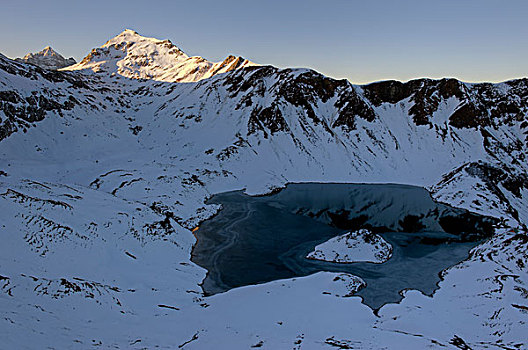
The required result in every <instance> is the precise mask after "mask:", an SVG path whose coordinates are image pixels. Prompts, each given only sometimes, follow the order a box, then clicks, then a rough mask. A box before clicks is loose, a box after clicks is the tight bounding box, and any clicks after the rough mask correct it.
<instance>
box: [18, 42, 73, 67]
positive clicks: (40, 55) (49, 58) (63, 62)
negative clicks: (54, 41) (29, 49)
mask: <svg viewBox="0 0 528 350" xmlns="http://www.w3.org/2000/svg"><path fill="white" fill-rule="evenodd" d="M16 60H17V61H19V62H23V63H31V64H34V65H36V66H39V67H41V68H44V69H60V68H64V67H68V66H71V65H72V64H75V63H76V62H75V59H73V57H70V58H68V59H66V58H64V57H62V55H61V54H60V53H58V52H56V51H55V50H53V49H52V48H51V47H50V46H46V47H45V48H44V49H43V50H42V51H39V52H36V53H28V54H27V55H25V56H24V57H23V58H17V59H16Z"/></svg>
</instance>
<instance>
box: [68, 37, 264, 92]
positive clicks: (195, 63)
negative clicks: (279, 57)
mask: <svg viewBox="0 0 528 350" xmlns="http://www.w3.org/2000/svg"><path fill="white" fill-rule="evenodd" d="M249 65H254V63H251V62H249V61H248V60H245V59H243V58H241V57H235V56H229V57H227V58H226V59H225V60H224V61H223V62H217V63H214V62H209V61H208V60H206V59H204V58H203V57H200V56H192V57H189V56H187V55H186V54H185V53H184V52H183V51H182V50H181V49H180V48H178V47H177V46H176V45H174V44H173V43H172V42H171V41H170V40H168V39H165V40H160V39H156V38H151V37H146V36H142V35H140V34H138V33H137V32H136V31H134V30H132V29H125V30H124V31H122V32H121V33H119V34H118V35H116V36H114V37H113V38H111V39H110V40H108V41H107V42H106V43H105V44H104V45H102V46H101V47H98V48H95V49H93V50H92V51H91V52H90V53H89V54H88V55H87V56H86V57H85V58H84V59H83V60H82V61H81V62H80V63H78V64H76V65H74V66H71V67H68V68H67V69H68V70H91V71H93V72H99V73H102V72H105V73H107V74H109V75H110V76H112V75H114V74H119V75H122V76H125V77H128V78H133V79H152V80H158V81H170V82H191V81H198V80H201V79H205V78H209V77H212V76H213V75H215V74H221V73H226V72H229V71H231V70H234V69H239V68H243V67H245V66H249Z"/></svg>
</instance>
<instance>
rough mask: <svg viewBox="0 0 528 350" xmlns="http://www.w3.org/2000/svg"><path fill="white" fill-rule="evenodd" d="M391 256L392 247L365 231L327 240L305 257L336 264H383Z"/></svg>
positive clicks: (377, 236) (376, 235)
mask: <svg viewBox="0 0 528 350" xmlns="http://www.w3.org/2000/svg"><path fill="white" fill-rule="evenodd" d="M391 256H392V246H391V245H390V244H389V243H388V242H387V241H385V240H384V239H383V237H381V236H380V235H378V234H375V233H372V232H370V231H369V230H367V229H361V230H358V231H355V232H347V233H345V234H343V235H341V236H337V237H334V238H331V239H329V240H328V241H326V242H324V243H321V244H319V245H317V246H316V247H315V249H314V250H313V251H312V252H310V253H308V255H306V258H308V259H314V260H322V261H330V262H336V263H353V262H372V263H377V264H380V263H384V262H385V261H387V260H389V259H390V257H391Z"/></svg>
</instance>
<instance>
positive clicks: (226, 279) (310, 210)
mask: <svg viewBox="0 0 528 350" xmlns="http://www.w3.org/2000/svg"><path fill="white" fill-rule="evenodd" d="M208 203H218V204H222V207H223V209H222V210H221V211H220V212H219V213H218V215H216V216H215V217H213V218H211V219H210V220H207V221H205V222H203V223H202V225H201V226H200V229H199V230H198V231H196V235H197V238H198V242H197V244H196V245H195V247H194V249H193V253H192V261H194V262H195V263H197V264H198V265H200V266H202V267H204V268H206V269H207V270H208V275H207V277H206V279H205V280H204V282H203V286H202V287H203V289H204V291H205V292H206V293H207V294H216V293H219V292H223V291H226V290H229V289H231V288H235V287H240V286H245V285H250V284H257V283H263V282H269V281H273V280H277V279H282V278H291V277H296V276H306V275H309V274H312V273H315V272H318V271H334V272H348V273H351V274H353V275H357V276H359V277H361V278H362V279H363V280H364V281H365V282H366V283H367V287H366V288H364V289H363V290H361V291H360V292H359V293H358V295H361V296H362V297H363V299H364V302H365V303H366V304H367V305H369V306H371V307H372V308H374V309H377V308H379V307H381V306H382V305H383V304H385V303H388V302H397V301H399V300H400V299H401V296H400V294H399V291H401V290H403V289H406V288H412V289H418V290H420V291H422V292H424V293H427V294H431V293H432V292H433V291H434V290H435V288H436V283H437V282H439V281H440V278H439V275H438V273H439V272H440V271H442V270H443V269H446V268H447V267H450V266H453V265H455V264H456V263H458V262H460V261H462V260H464V259H465V258H467V255H468V252H469V250H470V249H471V248H472V247H474V246H475V245H477V244H478V243H479V242H480V241H481V240H482V239H484V238H485V237H487V236H489V235H490V234H491V233H492V229H491V226H492V224H493V222H492V221H491V219H489V218H485V217H480V216H477V215H475V214H472V213H469V212H467V211H465V210H462V209H455V208H452V207H449V206H446V205H443V204H438V203H435V202H433V200H432V199H431V197H430V195H429V193H428V192H427V191H426V190H425V189H423V188H420V187H414V186H406V185H392V184H387V185H377V184H376V185H366V184H319V183H317V184H316V183H306V184H290V185H288V186H287V187H286V188H285V189H283V190H282V191H281V192H279V193H277V194H273V195H269V196H263V197H251V196H248V195H245V194H243V192H242V191H235V192H226V193H221V194H218V195H215V196H213V197H212V198H211V199H210V200H209V201H208ZM364 227H365V228H370V229H372V230H373V231H375V232H378V233H380V234H381V235H382V236H383V238H385V240H387V241H388V242H389V243H390V244H391V245H392V246H393V256H392V258H391V259H390V260H389V261H387V262H385V263H383V264H373V263H352V264H339V263H329V262H322V261H316V260H310V259H306V258H305V256H306V255H307V254H308V253H309V252H310V251H312V250H313V249H314V247H315V246H316V245H317V244H320V243H322V242H324V241H326V240H328V239H330V238H332V237H335V236H337V235H341V234H343V233H346V232H347V231H349V230H356V229H359V228H364Z"/></svg>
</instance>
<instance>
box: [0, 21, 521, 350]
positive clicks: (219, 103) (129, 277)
mask: <svg viewBox="0 0 528 350" xmlns="http://www.w3.org/2000/svg"><path fill="white" fill-rule="evenodd" d="M49 57H52V58H53V59H51V60H50V59H48V58H49ZM44 58H46V59H45V60H44ZM66 61H67V60H64V58H63V57H62V56H60V55H59V54H57V53H55V52H54V51H53V50H52V49H51V48H46V49H45V50H44V52H41V53H39V54H36V55H28V56H26V57H25V58H24V59H23V60H12V59H9V58H7V57H5V56H3V55H1V54H0V203H2V204H1V207H2V211H1V212H0V218H1V220H0V221H1V222H2V228H1V232H2V240H3V244H2V248H1V254H0V287H1V292H0V304H1V305H2V319H0V322H2V326H1V327H0V334H1V335H2V339H5V346H6V347H8V348H14V347H17V345H20V344H21V342H22V340H21V339H22V338H21V337H22V335H24V341H27V342H28V343H27V344H31V345H32V346H37V344H38V346H39V347H41V346H42V347H44V345H46V346H52V347H79V348H87V347H96V346H99V345H102V346H103V347H119V348H143V347H147V348H152V347H155V346H161V347H169V348H174V347H178V346H179V347H180V348H183V347H185V348H211V347H214V345H215V344H217V342H218V341H219V339H221V341H222V343H223V344H225V347H226V348H248V347H250V346H255V347H265V348H266V347H268V348H275V349H277V348H303V347H301V345H303V344H304V345H303V346H304V347H306V348H314V347H316V348H319V347H328V348H332V347H334V348H373V349H377V348H383V347H387V346H389V348H391V347H390V346H397V345H392V344H400V345H401V346H405V348H407V349H424V348H426V347H427V348H446V347H447V348H453V349H456V348H459V349H480V348H493V349H494V348H519V346H520V347H521V348H522V347H523V346H526V345H527V344H528V341H527V339H526V336H525V335H524V332H523V327H522V326H521V325H522V324H523V322H526V310H528V305H527V301H526V298H527V297H526V295H528V294H527V290H528V286H527V284H528V273H527V270H526V267H525V264H526V259H527V258H528V239H527V238H526V237H527V236H526V234H525V233H522V232H523V230H526V224H527V223H528V175H527V174H528V163H527V161H526V157H527V149H528V148H527V146H528V136H527V135H528V79H525V78H524V79H517V80H511V81H507V82H503V83H496V84H492V83H465V82H461V81H458V80H456V79H448V78H446V79H440V80H433V79H416V80H411V81H408V82H399V81H380V82H375V83H371V84H366V85H354V84H352V83H350V82H349V81H347V80H336V79H332V78H329V77H326V76H324V75H322V74H320V73H318V72H316V71H314V70H310V69H280V68H277V67H274V66H270V65H260V64H255V63H252V62H251V61H248V60H247V59H244V58H242V57H235V56H229V57H227V58H226V59H225V60H224V61H222V62H217V63H213V62H209V61H207V60H206V59H204V58H202V57H197V56H194V57H189V56H187V55H186V54H185V53H184V52H183V51H182V50H180V49H179V48H178V47H176V46H175V45H174V44H172V43H171V42H170V41H169V40H157V39H153V38H146V37H143V36H141V35H139V34H138V33H136V32H134V31H132V30H125V31H124V32H122V33H120V34H119V35H117V36H116V37H114V38H112V39H110V40H109V41H107V42H106V43H105V44H104V45H103V46H101V47H99V48H96V49H93V50H92V51H91V53H90V54H89V55H88V56H86V57H85V58H84V59H83V60H82V61H80V62H79V63H74V62H72V61H67V62H66ZM50 62H51V63H50ZM289 182H350V183H352V182H359V183H365V182H369V183H402V184H412V185H418V186H423V187H425V188H427V189H428V190H429V191H430V193H431V195H432V197H433V198H434V199H435V200H436V201H439V202H444V203H447V204H450V205H453V206H455V207H460V208H464V209H467V210H470V211H472V212H475V213H479V214H483V215H488V216H493V217H496V218H499V219H501V223H502V224H501V227H500V228H497V232H496V234H495V235H494V236H493V237H492V238H491V239H490V240H489V241H487V242H484V243H483V244H482V245H480V246H478V247H477V248H475V249H474V250H473V251H472V252H471V253H470V256H469V258H468V260H467V261H465V262H462V263H461V264H459V265H456V266H455V267H453V268H452V269H449V270H447V271H444V272H443V273H442V278H443V281H442V282H441V283H440V284H439V289H438V290H437V292H435V294H434V295H433V296H425V295H423V294H421V293H419V292H417V291H405V292H402V294H403V300H402V301H401V302H400V303H398V304H388V305H386V306H384V307H382V308H381V309H380V310H378V311H377V312H376V313H375V314H374V313H373V312H372V310H370V309H369V308H368V307H366V306H365V305H363V304H361V300H360V298H358V297H352V298H342V297H339V296H338V294H340V293H338V292H335V291H336V290H340V289H342V288H345V289H346V283H345V282H344V281H346V278H341V279H339V278H337V279H336V274H335V273H329V272H325V273H318V274H315V275H312V276H307V277H303V278H299V279H292V280H285V281H277V282H271V283H267V284H263V285H258V286H250V287H243V288H239V289H236V290H233V291H229V292H227V293H224V294H221V295H217V296H213V297H204V296H203V294H202V291H201V289H200V286H199V283H200V282H201V280H203V278H204V276H205V271H204V270H203V269H202V268H200V267H198V266H197V265H195V264H193V263H192V262H191V261H190V251H191V249H192V245H193V244H194V241H195V238H194V236H193V235H192V233H191V230H192V229H193V228H194V227H196V226H197V225H198V224H199V223H200V222H201V221H202V220H204V219H206V218H208V217H210V216H212V215H214V214H215V213H216V212H217V211H218V210H219V209H220V208H219V207H218V206H216V205H209V204H206V203H205V201H206V199H207V198H209V197H210V196H211V195H213V194H215V193H219V192H224V191H229V190H235V189H244V190H245V191H246V193H248V194H255V195H256V194H267V193H270V192H272V191H275V190H277V189H280V188H281V187H283V186H284V185H285V184H286V183H289ZM513 228H515V229H516V230H519V229H520V230H521V231H520V232H521V233H519V231H512V229H513ZM322 292H324V293H322ZM325 293H328V294H325ZM334 294H335V295H334ZM256 315H259V317H257V316H256ZM300 320H302V321H300ZM476 324H478V325H479V326H478V327H477V326H474V325H476ZM351 325H353V326H351ZM471 325H473V326H474V327H471ZM259 344H260V345H259ZM32 346H29V347H32ZM463 346H466V347H463ZM392 348H394V347H392Z"/></svg>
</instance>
